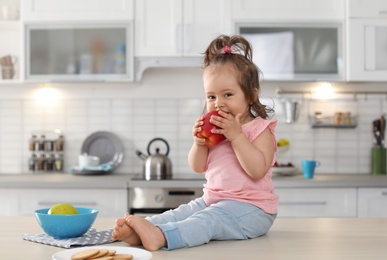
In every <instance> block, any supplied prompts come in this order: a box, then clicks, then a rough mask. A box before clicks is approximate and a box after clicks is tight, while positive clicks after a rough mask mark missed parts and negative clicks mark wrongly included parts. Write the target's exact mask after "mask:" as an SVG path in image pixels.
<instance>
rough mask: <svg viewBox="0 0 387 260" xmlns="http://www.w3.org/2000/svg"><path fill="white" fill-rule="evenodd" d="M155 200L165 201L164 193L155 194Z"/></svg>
mask: <svg viewBox="0 0 387 260" xmlns="http://www.w3.org/2000/svg"><path fill="white" fill-rule="evenodd" d="M155 201H156V202H158V203H161V202H163V201H164V197H163V195H160V194H158V195H156V196H155Z"/></svg>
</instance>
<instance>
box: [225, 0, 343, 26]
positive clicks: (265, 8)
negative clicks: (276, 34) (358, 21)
mask: <svg viewBox="0 0 387 260" xmlns="http://www.w3.org/2000/svg"><path fill="white" fill-rule="evenodd" d="M344 2H345V0H327V1H320V0H307V1H305V0H292V1H289V0H271V1H266V0H232V18H233V19H236V20H238V21H245V20H252V19H271V20H276V21H279V20H293V21H297V20H298V21H299V20H309V21H311V20H312V21H316V20H320V21H327V20H343V19H344V11H345V3H344Z"/></svg>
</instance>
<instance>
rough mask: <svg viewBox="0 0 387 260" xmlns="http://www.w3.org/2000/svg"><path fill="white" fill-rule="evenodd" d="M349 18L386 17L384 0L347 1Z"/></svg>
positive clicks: (386, 10)
mask: <svg viewBox="0 0 387 260" xmlns="http://www.w3.org/2000/svg"><path fill="white" fill-rule="evenodd" d="M347 5H348V7H347V8H348V14H349V17H363V18H366V17H368V18H370V17H373V18H376V17H381V18H382V17H385V18H386V17H387V1H386V0H348V4H347Z"/></svg>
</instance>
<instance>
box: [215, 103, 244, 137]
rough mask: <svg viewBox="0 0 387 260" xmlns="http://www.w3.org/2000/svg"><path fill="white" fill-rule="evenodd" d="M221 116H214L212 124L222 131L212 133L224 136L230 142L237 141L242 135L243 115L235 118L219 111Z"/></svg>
mask: <svg viewBox="0 0 387 260" xmlns="http://www.w3.org/2000/svg"><path fill="white" fill-rule="evenodd" d="M219 115H221V116H212V117H211V119H210V122H211V123H212V124H214V125H216V126H217V127H219V128H221V129H217V130H212V131H211V132H212V133H217V134H223V135H224V136H225V137H226V138H227V139H228V140H229V141H230V142H232V141H233V140H234V139H236V138H237V137H238V136H239V135H240V134H241V133H242V126H241V123H240V119H241V117H242V114H237V115H236V116H235V117H233V116H232V115H231V114H228V113H226V112H223V111H219Z"/></svg>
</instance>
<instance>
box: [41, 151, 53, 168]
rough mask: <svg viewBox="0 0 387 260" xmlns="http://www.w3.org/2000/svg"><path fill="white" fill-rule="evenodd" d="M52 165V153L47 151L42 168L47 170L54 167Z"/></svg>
mask: <svg viewBox="0 0 387 260" xmlns="http://www.w3.org/2000/svg"><path fill="white" fill-rule="evenodd" d="M53 165H54V158H53V155H52V154H50V153H47V154H46V160H45V161H44V166H43V168H44V170H45V171H47V172H50V171H52V170H53V169H54V167H53Z"/></svg>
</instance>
